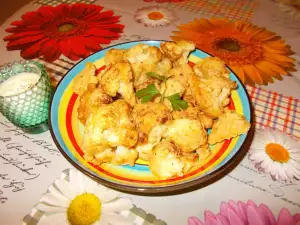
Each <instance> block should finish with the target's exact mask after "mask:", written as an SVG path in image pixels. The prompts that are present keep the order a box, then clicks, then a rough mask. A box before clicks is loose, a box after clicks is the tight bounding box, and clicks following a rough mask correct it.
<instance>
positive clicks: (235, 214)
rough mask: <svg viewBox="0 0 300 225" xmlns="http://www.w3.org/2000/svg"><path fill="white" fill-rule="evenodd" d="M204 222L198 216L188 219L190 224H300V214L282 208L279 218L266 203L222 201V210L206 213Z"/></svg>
mask: <svg viewBox="0 0 300 225" xmlns="http://www.w3.org/2000/svg"><path fill="white" fill-rule="evenodd" d="M204 217H205V218H204V221H205V222H204V223H203V222H202V221H200V220H199V219H198V218H197V217H190V218H189V219H188V224H189V225H300V214H299V213H297V214H295V215H291V213H290V212H289V210H287V209H286V208H283V209H281V210H280V213H279V215H278V218H277V220H276V219H275V216H274V215H273V213H272V211H271V210H270V209H269V208H268V206H266V205H265V204H260V205H259V206H257V205H256V204H255V203H254V202H253V201H248V202H247V203H244V202H241V201H239V202H234V201H229V202H228V203H226V202H222V204H221V207H220V212H219V213H218V214H214V213H212V212H210V211H205V213H204Z"/></svg>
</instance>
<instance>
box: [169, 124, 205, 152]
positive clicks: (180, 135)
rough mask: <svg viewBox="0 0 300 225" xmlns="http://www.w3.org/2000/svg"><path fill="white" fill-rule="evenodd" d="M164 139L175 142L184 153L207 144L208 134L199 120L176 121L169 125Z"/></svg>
mask: <svg viewBox="0 0 300 225" xmlns="http://www.w3.org/2000/svg"><path fill="white" fill-rule="evenodd" d="M163 137H164V138H166V139H168V140H170V141H172V142H174V143H175V145H176V146H177V147H178V148H179V149H181V151H182V152H192V151H195V150H196V149H197V148H199V147H200V146H201V145H204V144H205V143H206V142H207V133H206V131H205V129H204V127H203V126H202V124H201V123H200V122H199V121H198V120H190V119H176V120H172V121H170V122H168V123H167V130H166V132H165V133H164V134H163Z"/></svg>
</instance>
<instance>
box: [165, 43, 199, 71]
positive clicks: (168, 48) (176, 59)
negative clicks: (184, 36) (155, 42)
mask: <svg viewBox="0 0 300 225" xmlns="http://www.w3.org/2000/svg"><path fill="white" fill-rule="evenodd" d="M160 48H161V50H162V51H163V53H164V54H165V55H166V56H167V57H168V58H169V59H171V61H172V62H173V64H174V66H176V65H184V64H187V63H188V56H189V54H190V52H192V51H194V50H195V44H194V43H193V42H191V41H177V42H163V43H161V45H160Z"/></svg>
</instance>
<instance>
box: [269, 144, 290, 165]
mask: <svg viewBox="0 0 300 225" xmlns="http://www.w3.org/2000/svg"><path fill="white" fill-rule="evenodd" d="M266 153H267V154H268V156H270V158H271V159H273V160H274V161H276V162H280V163H286V162H288V161H289V159H290V153H289V152H288V150H286V149H285V148H284V147H282V146H281V145H280V144H276V143H269V144H267V145H266Z"/></svg>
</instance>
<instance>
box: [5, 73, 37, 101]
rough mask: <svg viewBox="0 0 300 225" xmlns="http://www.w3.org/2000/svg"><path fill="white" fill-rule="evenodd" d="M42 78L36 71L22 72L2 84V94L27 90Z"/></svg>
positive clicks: (9, 94) (14, 93)
mask: <svg viewBox="0 0 300 225" xmlns="http://www.w3.org/2000/svg"><path fill="white" fill-rule="evenodd" d="M39 79H40V75H38V74H35V73H26V72H24V73H20V74H17V75H15V76H11V77H10V78H8V79H7V80H5V81H3V82H2V83H1V84H0V96H2V97H6V96H12V95H17V94H20V93H22V92H25V91H27V90H29V89H30V88H32V87H33V86H34V85H35V84H36V83H37V82H38V81H39Z"/></svg>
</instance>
